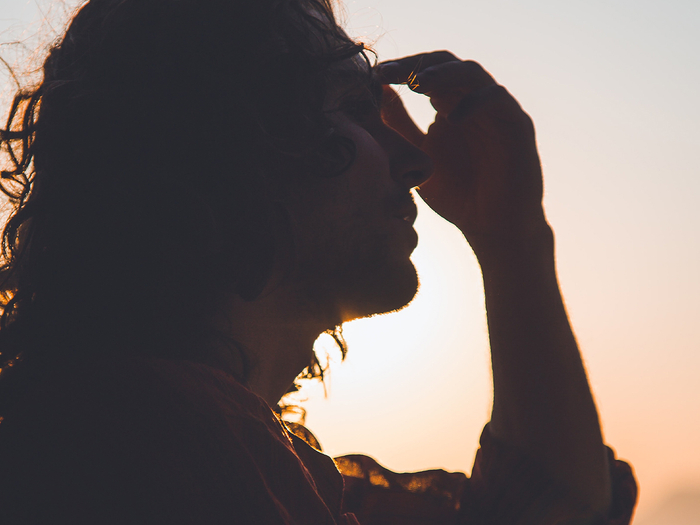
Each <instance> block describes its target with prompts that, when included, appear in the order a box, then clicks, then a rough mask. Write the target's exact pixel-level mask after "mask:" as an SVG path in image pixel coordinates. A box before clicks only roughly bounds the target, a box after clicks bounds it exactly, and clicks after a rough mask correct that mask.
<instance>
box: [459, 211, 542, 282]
mask: <svg viewBox="0 0 700 525" xmlns="http://www.w3.org/2000/svg"><path fill="white" fill-rule="evenodd" d="M465 237H467V241H468V242H469V244H470V246H471V247H472V250H474V254H475V255H476V258H477V260H478V261H479V265H480V266H481V268H482V271H484V272H488V271H490V270H492V269H493V270H494V271H497V270H499V269H510V270H512V269H514V268H516V267H517V268H520V267H523V266H530V265H531V264H537V265H538V266H540V265H548V264H549V263H552V264H553V262H554V233H553V231H552V228H551V227H550V226H549V224H548V223H547V222H546V221H545V220H544V219H543V220H542V221H541V223H539V224H537V225H534V226H532V227H530V228H527V229H525V228H523V229H518V230H515V229H514V230H509V231H504V232H499V233H489V234H485V235H469V236H466V235H465Z"/></svg>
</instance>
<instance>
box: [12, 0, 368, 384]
mask: <svg viewBox="0 0 700 525" xmlns="http://www.w3.org/2000/svg"><path fill="white" fill-rule="evenodd" d="M364 50H365V47H364V46H363V45H362V44H360V43H356V42H354V41H352V40H351V39H350V38H349V37H347V35H346V34H345V33H344V32H343V31H342V29H340V28H339V27H338V25H337V24H336V22H335V18H334V13H333V9H332V6H331V4H330V0H255V1H252V2H251V1H247V0H205V1H202V0H90V1H89V2H88V3H86V4H85V5H84V6H83V7H82V8H81V9H80V10H79V11H78V12H77V14H76V15H75V17H74V18H73V20H72V22H71V24H70V26H69V28H68V30H67V31H66V33H65V35H64V36H63V38H62V39H61V40H60V41H59V42H58V43H57V44H55V45H54V46H53V47H52V48H51V49H50V51H49V54H48V56H47V58H46V61H45V63H44V67H43V79H42V81H41V82H40V83H39V84H38V85H37V86H35V87H33V88H31V89H25V90H20V91H19V93H17V95H16V96H15V98H14V102H13V104H12V106H11V109H10V112H9V117H8V120H7V124H6V126H5V129H4V130H0V142H1V145H2V150H3V152H4V153H5V156H6V160H7V163H6V164H7V166H6V169H5V170H4V171H2V179H1V180H0V189H2V191H3V192H4V193H5V194H6V195H7V196H8V197H9V198H10V201H11V202H12V204H13V206H14V211H13V213H12V214H11V216H10V218H9V220H8V222H7V224H6V226H5V229H4V232H3V236H2V249H3V256H4V260H3V261H2V266H1V267H0V294H1V295H2V316H1V317H0V351H2V355H0V368H3V369H4V368H6V367H8V366H12V365H13V364H14V362H15V361H16V360H17V359H18V356H21V360H22V361H23V362H26V361H28V360H32V361H33V362H35V363H43V365H44V366H53V365H52V364H51V363H54V364H55V363H59V362H63V361H65V360H69V359H72V358H81V357H85V356H87V355H90V354H94V353H96V352H127V353H129V352H131V353H136V354H145V355H155V356H167V357H175V358H189V359H201V358H202V355H201V354H202V352H204V351H206V347H207V344H206V343H207V342H210V341H212V339H216V338H217V337H219V338H220V337H221V335H220V334H218V335H217V334H215V333H212V329H211V327H209V326H208V325H207V319H210V317H211V315H212V313H213V312H215V311H216V309H217V307H218V306H219V305H220V304H221V301H222V300H223V297H224V295H225V294H227V293H236V294H238V295H240V296H241V297H243V298H244V299H246V300H252V299H254V298H255V297H257V296H258V294H259V293H260V292H261V290H262V288H263V286H264V285H265V283H266V282H267V280H268V278H269V276H270V272H271V266H272V261H273V258H274V255H275V251H276V249H277V247H278V245H279V243H280V241H281V236H283V235H284V231H285V229H284V226H285V224H286V217H285V212H284V210H283V209H282V208H281V207H280V206H279V205H278V204H277V203H276V201H275V198H274V193H275V192H274V188H276V187H279V186H280V185H284V184H292V183H293V182H294V180H296V179H298V178H299V177H310V176H324V175H328V174H333V173H338V172H341V171H342V170H343V169H344V168H345V167H347V165H348V163H349V160H350V161H351V160H352V158H354V145H353V144H352V143H351V142H349V141H348V140H347V139H344V138H343V137H340V136H337V135H336V134H335V133H334V130H333V128H332V127H331V125H330V123H329V121H328V120H327V117H326V115H325V114H324V112H323V108H322V104H323V101H324V98H325V95H326V91H327V89H328V84H329V78H330V76H331V75H332V66H333V65H334V64H337V63H339V62H341V61H344V60H346V59H348V58H351V57H361V58H364V60H365V61H367V60H368V58H367V56H366V54H365V51H364ZM360 69H361V70H362V71H368V68H358V70H360ZM360 74H364V73H360ZM330 333H331V334H332V335H333V336H334V337H335V338H336V340H337V341H338V342H339V344H340V347H341V350H342V352H343V354H344V353H345V346H344V344H343V342H342V335H341V333H340V328H339V327H336V329H335V330H331V332H330ZM229 343H230V344H231V345H233V346H235V342H229ZM239 350H241V352H240V354H241V360H242V369H243V370H244V372H243V374H242V376H243V377H242V379H243V380H245V376H246V374H247V370H248V369H249V363H247V356H246V352H245V351H244V349H239ZM23 366H24V365H23ZM304 374H305V375H306V377H314V376H322V375H323V370H322V367H321V366H320V365H319V363H318V360H314V361H313V362H312V363H311V364H310V365H309V368H307V369H306V370H305V372H304Z"/></svg>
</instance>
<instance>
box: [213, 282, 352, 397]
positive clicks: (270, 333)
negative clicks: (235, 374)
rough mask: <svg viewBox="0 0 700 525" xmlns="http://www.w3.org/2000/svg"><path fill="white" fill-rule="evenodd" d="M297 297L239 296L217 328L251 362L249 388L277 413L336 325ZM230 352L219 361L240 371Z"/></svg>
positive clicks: (277, 294)
mask: <svg viewBox="0 0 700 525" xmlns="http://www.w3.org/2000/svg"><path fill="white" fill-rule="evenodd" d="M298 297H299V296H298V295H297V294H292V293H290V294H286V293H284V291H282V290H279V289H278V290H275V291H274V292H271V293H268V294H265V293H263V295H262V296H261V297H259V298H257V299H255V300H254V301H244V300H243V299H241V298H240V297H238V296H235V297H233V298H232V299H231V300H230V301H229V302H228V303H227V305H226V307H225V309H224V311H223V312H222V315H221V316H220V319H219V320H218V321H217V323H216V325H217V326H216V327H217V329H219V330H220V331H221V332H223V333H224V334H225V335H226V336H228V337H230V338H231V339H232V340H234V341H235V342H236V343H237V344H238V345H240V346H241V349H242V351H244V352H246V354H247V357H248V358H249V360H250V364H251V370H250V375H249V378H248V382H247V385H246V386H247V387H248V388H250V389H251V390H252V391H253V392H255V393H256V394H257V395H259V396H260V397H262V398H263V399H264V400H265V401H266V402H267V404H268V405H270V407H273V408H274V407H275V406H276V405H277V404H278V402H279V400H280V398H281V397H282V396H283V395H285V394H286V393H287V391H288V390H289V387H290V386H291V385H292V383H293V382H294V379H295V378H296V377H297V376H298V375H299V374H300V373H301V371H302V370H303V369H304V368H306V367H307V366H308V365H309V364H310V363H311V359H312V356H313V345H314V342H315V341H316V339H317V338H318V336H319V335H320V334H321V333H322V332H324V331H326V330H328V329H329V328H333V327H334V326H335V325H336V324H338V321H335V320H331V319H321V317H322V316H320V315H318V312H314V311H313V309H311V308H309V307H308V305H304V304H300V303H299V301H298ZM230 352H231V351H230V349H224V350H221V352H219V354H220V355H219V357H220V359H221V361H222V362H223V363H226V365H228V366H227V367H228V368H234V369H236V368H237V369H238V370H239V371H240V369H241V366H240V361H239V360H237V359H236V357H235V356H232V355H230ZM227 353H228V355H226V354H227ZM232 363H233V364H232ZM236 363H237V364H236Z"/></svg>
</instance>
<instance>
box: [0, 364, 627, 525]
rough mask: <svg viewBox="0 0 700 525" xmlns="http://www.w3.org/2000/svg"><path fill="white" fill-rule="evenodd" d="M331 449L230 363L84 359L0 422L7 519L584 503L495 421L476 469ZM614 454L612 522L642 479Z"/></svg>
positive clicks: (546, 509)
mask: <svg viewBox="0 0 700 525" xmlns="http://www.w3.org/2000/svg"><path fill="white" fill-rule="evenodd" d="M290 428H291V429H292V430H293V431H294V432H290V430H289V429H290ZM300 436H301V437H300ZM304 438H305V439H304ZM313 445H315V446H313ZM319 449H320V446H318V443H317V442H316V441H315V439H314V438H313V436H312V435H311V434H310V433H309V432H308V431H306V430H305V429H303V427H300V426H295V425H290V426H289V428H288V427H287V426H286V425H285V424H284V423H283V422H282V421H281V420H280V419H279V418H278V417H277V415H276V414H275V412H274V411H273V410H271V409H270V407H269V406H268V405H267V404H266V403H265V401H264V400H263V399H261V398H260V397H258V396H257V395H255V394H254V393H253V392H251V391H250V390H248V389H247V388H246V387H245V386H243V385H242V384H241V383H239V382H238V381H236V379H234V378H233V377H232V376H231V375H229V374H227V373H225V372H223V371H221V370H218V369H215V368H212V367H209V366H206V365H203V364H198V363H193V362H189V361H176V360H167V359H152V358H129V359H123V360H117V359H113V360H110V361H108V360H105V361H102V362H100V363H85V364H84V366H78V367H74V368H71V369H70V370H66V371H63V372H62V373H56V374H54V375H53V376H52V377H51V378H50V380H46V381H42V382H41V384H39V385H35V386H33V387H32V388H31V389H30V390H29V391H28V393H27V394H26V395H25V396H24V397H23V399H22V401H21V403H20V404H19V405H18V408H17V409H15V410H13V411H12V412H11V413H9V414H7V417H5V418H4V420H3V421H2V423H1V424H0V466H1V468H2V470H1V471H0V523H3V524H8V525H9V524H22V525H29V524H44V523H51V524H60V523H70V524H74V525H81V524H86V525H87V524H91V525H92V524H96V523H99V524H129V525H138V524H161V523H162V524H168V525H177V524H182V525H186V524H187V525H190V524H192V525H194V524H197V525H201V524H206V525H209V524H211V525H214V524H256V525H257V524H271V525H273V524H279V525H292V524H299V525H324V524H328V525H357V524H358V523H361V524H362V525H374V524H382V525H394V524H403V525H413V524H419V523H420V524H428V523H429V524H431V525H436V524H454V525H481V524H504V525H505V524H508V525H515V524H533V525H534V524H537V525H547V524H555V523H560V521H558V520H560V518H561V516H563V515H565V514H566V513H567V512H569V511H570V510H571V508H572V505H574V506H575V498H572V497H571V495H569V494H566V492H565V491H563V490H562V489H561V487H558V486H557V484H556V483H554V482H553V481H552V480H550V479H549V478H548V477H547V475H546V474H545V473H544V472H543V471H542V469H540V468H539V467H538V465H537V464H536V462H534V461H532V460H530V459H528V458H526V457H525V456H523V455H522V454H520V453H519V452H517V451H515V450H512V449H509V448H508V447H505V446H503V445H502V444H500V443H498V442H496V441H495V440H494V439H493V438H491V436H490V434H489V433H488V427H487V428H486V429H485V431H484V433H483V434H482V438H481V448H480V450H479V452H478V453H477V457H476V462H475V465H474V468H473V472H472V476H471V478H468V477H467V476H466V475H464V474H462V473H449V472H445V471H442V470H432V471H426V472H418V473H405V474H399V473H394V472H391V471H389V470H387V469H385V468H383V467H382V466H381V465H379V463H377V462H376V461H375V460H373V459H372V458H370V457H367V456H360V455H353V456H345V457H341V458H337V459H336V460H333V459H332V458H330V457H328V456H327V455H325V454H323V453H322V452H321V451H320V450H319ZM611 454H612V452H611ZM611 466H612V468H611V474H612V479H613V487H614V504H613V507H612V509H611V513H610V515H609V516H605V517H600V520H599V523H605V524H608V525H623V524H627V523H629V521H630V517H631V514H632V511H633V508H634V504H635V500H636V485H635V482H634V478H633V476H632V473H631V469H630V468H629V466H628V465H627V464H626V463H623V462H619V461H615V460H614V459H612V455H611Z"/></svg>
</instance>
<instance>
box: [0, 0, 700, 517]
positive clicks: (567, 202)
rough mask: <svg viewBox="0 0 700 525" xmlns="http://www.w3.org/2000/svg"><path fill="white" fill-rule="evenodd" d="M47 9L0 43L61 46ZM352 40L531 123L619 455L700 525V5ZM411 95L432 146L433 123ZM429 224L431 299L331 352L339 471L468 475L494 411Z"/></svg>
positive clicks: (322, 425)
mask: <svg viewBox="0 0 700 525" xmlns="http://www.w3.org/2000/svg"><path fill="white" fill-rule="evenodd" d="M39 1H40V3H39V4H38V6H40V7H41V9H39V8H38V7H37V4H36V3H35V2H33V1H27V0H0V3H2V9H0V42H9V41H14V40H18V39H19V40H22V39H29V42H30V43H33V42H34V40H32V38H31V37H32V35H34V34H36V33H37V32H39V34H40V35H41V36H42V38H44V39H45V38H46V35H47V34H48V33H50V28H49V29H47V26H46V25H44V26H43V27H44V29H41V27H42V25H41V23H40V21H41V20H42V19H44V20H47V19H48V20H50V21H52V23H53V26H54V28H57V27H60V19H61V12H62V10H63V7H62V6H61V5H60V4H55V3H53V4H52V3H51V2H49V1H48V0H39ZM73 4H75V2H73V3H72V4H71V3H69V4H68V5H73ZM42 13H44V14H42ZM345 20H346V25H347V27H348V32H349V33H350V34H351V35H353V36H355V37H357V38H359V39H360V40H363V41H364V42H367V43H369V44H371V45H372V46H373V47H374V49H375V50H376V51H377V52H378V54H379V57H380V59H390V58H396V57H399V56H405V55H410V54H414V53H418V52H423V51H431V50H437V49H448V50H451V51H452V52H454V53H455V54H456V55H458V56H460V57H461V58H464V59H473V60H476V61H478V62H480V63H481V64H482V65H483V66H484V67H485V68H486V69H487V70H489V71H490V72H491V73H492V74H493V75H494V77H495V78H496V79H497V80H498V82H499V83H501V84H503V85H505V86H506V87H507V88H508V89H509V90H510V92H511V93H512V94H513V95H514V96H515V97H516V98H517V99H518V100H519V101H520V103H521V104H522V106H523V107H524V109H525V110H526V111H527V112H528V113H529V114H530V115H531V116H532V118H533V120H534V122H535V126H536V130H537V136H538V144H539V148H540V155H541V158H542V162H543V167H544V176H545V208H546V213H547V217H548V219H549V221H550V223H551V224H552V226H553V228H554V230H555V234H556V241H557V267H558V271H559V278H560V284H561V288H562V290H563V292H564V296H565V300H566V304H567V308H568V311H569V315H570V318H571V321H572V324H573V326H574V330H575V332H576V334H577V337H578V340H579V343H580V346H581V350H582V354H583V358H584V361H585V364H586V367H587V370H588V373H589V378H590V381H591V385H592V388H593V392H594V395H595V398H596V401H597V404H598V407H599V410H600V414H601V419H602V424H603V431H604V434H605V438H606V440H607V442H608V443H609V444H610V445H611V446H612V447H613V448H614V449H615V450H616V451H617V454H618V456H619V457H621V458H624V459H626V460H628V461H630V462H631V463H632V465H633V466H634V468H635V472H636V474H637V477H638V480H639V483H640V495H641V499H640V504H639V508H638V514H637V519H636V520H635V523H637V524H640V525H657V524H659V523H665V524H666V525H674V523H675V524H677V525H681V524H683V525H689V524H691V523H692V524H699V523H700V446H698V443H700V381H698V375H700V342H698V338H697V333H696V332H697V330H696V327H697V326H698V321H697V319H698V317H699V314H700V276H699V275H698V270H699V269H700V240H699V235H698V230H699V226H700V206H698V204H697V202H698V200H699V198H700V176H699V175H700V167H699V166H698V157H697V152H698V151H700V104H699V103H698V101H697V99H696V93H697V92H698V89H697V86H698V85H700V32H699V31H698V30H697V27H700V2H697V1H680V0H666V1H665V2H658V1H639V0H637V1H634V2H632V1H631V0H626V1H621V0H607V1H601V0H586V1H580V0H566V1H562V0H557V1H555V0H549V1H545V0H528V1H527V2H525V1H519V2H517V1H503V0H474V1H464V2H455V1H454V0H431V1H430V2H418V1H416V0H351V1H349V2H348V3H347V4H346V6H345ZM47 31H48V32H47ZM28 48H29V49H31V46H28ZM7 49H8V46H5V47H0V53H2V52H3V50H7ZM0 56H5V55H0ZM2 75H4V76H2V77H0V81H1V82H2V84H1V87H0V94H3V95H5V97H6V96H7V94H8V93H9V92H10V90H11V86H10V82H9V77H8V75H7V74H6V73H5V72H3V73H2ZM406 91H407V90H405V89H404V90H402V91H401V92H402V94H403V95H404V96H405V99H406V103H407V105H408V107H409V109H410V110H411V112H412V114H413V115H414V118H415V119H416V121H417V122H418V123H419V124H420V125H421V126H423V127H424V128H425V127H427V125H428V124H429V123H430V121H431V119H432V116H433V113H432V110H431V108H430V106H429V104H428V103H427V101H426V100H425V99H424V98H422V97H421V96H419V95H416V94H414V93H410V92H408V93H407V92H406ZM4 100H6V98H5V99H4ZM4 107H6V102H5V103H4ZM419 204H420V203H419ZM419 208H420V213H419V218H418V221H417V223H416V229H417V230H418V233H419V237H420V241H419V245H418V248H417V249H416V251H415V253H414V256H413V260H414V263H415V265H416V267H417V269H418V272H419V275H420V278H421V282H422V286H421V289H420V291H419V293H418V296H417V297H416V299H415V300H414V302H413V303H412V304H411V305H410V306H409V307H408V308H406V309H404V310H403V311H401V312H398V313H394V314H389V315H384V316H378V317H375V318H372V319H366V320H361V321H356V322H353V323H349V324H347V325H346V327H345V336H346V339H347V341H348V344H349V354H348V357H347V359H346V360H345V362H343V363H340V362H338V361H339V360H338V358H337V352H335V351H334V350H333V348H332V346H333V345H331V344H329V342H328V341H324V340H321V341H319V343H318V349H319V351H321V352H323V351H324V349H328V350H329V351H330V354H331V361H332V363H331V371H330V377H329V378H328V380H327V382H326V388H325V390H326V393H327V397H326V396H324V389H323V388H322V387H321V386H320V385H316V386H314V385H309V386H308V387H306V388H305V391H304V392H303V394H304V396H305V397H307V398H308V401H306V402H305V403H304V407H305V408H306V410H307V412H308V416H307V424H308V426H309V428H310V429H311V430H312V431H313V432H314V433H315V434H316V435H317V437H318V438H319V439H320V441H321V443H322V444H323V445H324V448H325V450H326V451H327V452H329V453H330V454H332V455H338V454H344V453H351V452H361V453H366V454H369V455H372V456H374V457H375V458H377V459H378V460H379V461H380V462H381V463H383V464H384V465H386V466H387V467H389V468H391V469H394V470H422V469H428V468H445V469H448V470H461V471H466V472H469V471H470V469H471V464H472V462H473V459H474V453H475V451H476V448H477V444H478V438H479V434H480V432H481V429H482V427H483V425H484V423H486V421H487V420H488V417H489V412H490V399H491V394H492V392H491V384H490V380H491V379H490V372H489V356H488V337H487V333H486V323H485V312H484V306H483V291H482V288H481V281H480V279H481V277H480V273H479V268H478V265H477V263H476V261H475V259H474V256H473V255H472V253H471V250H470V249H469V247H468V245H467V244H466V242H465V241H464V240H463V238H462V237H461V235H460V234H459V232H458V231H457V230H456V229H455V228H454V227H453V226H451V225H450V224H448V223H446V222H445V221H444V220H442V219H440V218H439V217H437V216H436V215H435V214H434V213H432V212H431V211H430V210H429V209H428V208H427V207H426V206H425V205H420V206H419ZM674 520H675V521H674Z"/></svg>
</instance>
